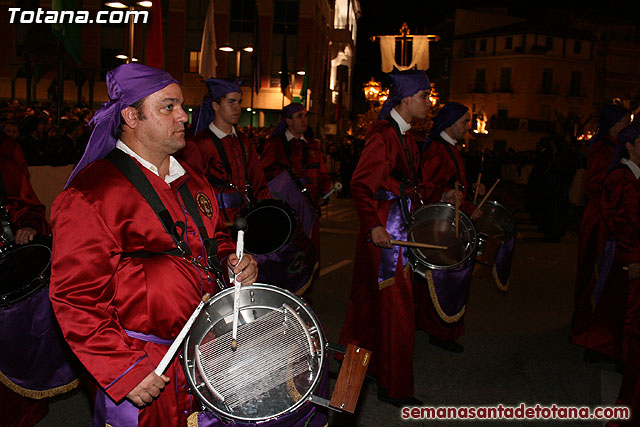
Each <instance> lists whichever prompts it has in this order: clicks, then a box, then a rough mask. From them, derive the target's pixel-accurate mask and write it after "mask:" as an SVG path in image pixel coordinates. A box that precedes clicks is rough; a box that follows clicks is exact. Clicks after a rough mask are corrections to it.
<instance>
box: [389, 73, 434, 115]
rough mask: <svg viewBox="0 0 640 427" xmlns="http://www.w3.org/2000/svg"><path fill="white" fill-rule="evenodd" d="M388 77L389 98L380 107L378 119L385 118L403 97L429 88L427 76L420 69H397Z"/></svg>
mask: <svg viewBox="0 0 640 427" xmlns="http://www.w3.org/2000/svg"><path fill="white" fill-rule="evenodd" d="M389 77H391V87H390V89H389V98H388V99H387V100H386V101H385V102H384V104H383V105H382V108H381V109H380V116H379V118H380V119H386V118H387V116H388V115H389V114H390V113H391V109H392V108H393V107H395V106H396V105H398V104H400V102H401V101H402V100H403V99H405V98H407V97H409V96H413V95H415V94H416V93H418V92H420V91H421V90H427V89H430V88H431V83H430V82H429V77H427V73H426V72H424V71H422V70H407V71H397V72H395V73H390V74H389Z"/></svg>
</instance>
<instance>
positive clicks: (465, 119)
mask: <svg viewBox="0 0 640 427" xmlns="http://www.w3.org/2000/svg"><path fill="white" fill-rule="evenodd" d="M469 122H470V116H469V112H466V113H465V114H464V116H462V117H460V118H459V119H458V120H456V122H455V123H454V124H452V125H451V126H449V127H448V128H447V129H446V130H447V133H448V134H449V136H451V137H452V138H454V139H458V140H462V139H464V136H465V135H466V134H467V132H469V130H470V129H471V126H470V125H469Z"/></svg>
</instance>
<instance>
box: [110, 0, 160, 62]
mask: <svg viewBox="0 0 640 427" xmlns="http://www.w3.org/2000/svg"><path fill="white" fill-rule="evenodd" d="M135 4H137V5H138V6H141V7H146V8H150V7H151V6H153V2H151V1H148V0H144V1H139V2H137V3H135ZM135 4H134V3H133V2H127V3H122V2H119V1H109V2H106V3H105V4H104V5H105V6H107V7H112V8H114V9H128V10H129V12H133V11H134V10H135ZM134 23H135V19H133V16H129V56H126V55H117V56H116V58H118V59H125V60H126V61H127V64H128V63H130V62H137V61H138V60H137V59H136V58H134V57H133V42H134V37H133V31H134Z"/></svg>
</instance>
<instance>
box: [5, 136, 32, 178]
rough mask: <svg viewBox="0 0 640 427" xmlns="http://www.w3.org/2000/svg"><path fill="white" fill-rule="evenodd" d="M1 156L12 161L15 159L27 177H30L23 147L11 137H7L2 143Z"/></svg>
mask: <svg viewBox="0 0 640 427" xmlns="http://www.w3.org/2000/svg"><path fill="white" fill-rule="evenodd" d="M0 156H6V157H9V158H10V159H13V161H15V162H16V163H17V164H18V165H20V167H21V168H22V170H23V171H25V174H26V175H27V177H29V176H30V175H29V166H28V165H27V159H26V158H25V157H24V152H23V151H22V147H20V144H18V141H16V140H13V139H11V138H9V137H5V139H3V140H2V141H1V142H0Z"/></svg>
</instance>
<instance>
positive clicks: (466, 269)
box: [431, 260, 474, 316]
mask: <svg viewBox="0 0 640 427" xmlns="http://www.w3.org/2000/svg"><path fill="white" fill-rule="evenodd" d="M473 267H474V262H473V260H469V261H468V262H466V263H465V264H462V265H461V266H459V267H456V268H452V269H449V270H431V275H432V277H433V287H434V289H435V292H436V297H437V298H438V303H439V304H440V308H442V311H443V312H444V313H445V314H446V315H447V316H455V315H456V314H458V313H460V310H462V309H463V307H464V306H465V305H466V304H467V298H469V290H470V289H471V275H472V273H473Z"/></svg>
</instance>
